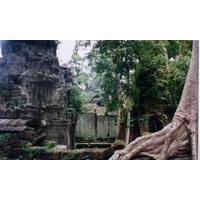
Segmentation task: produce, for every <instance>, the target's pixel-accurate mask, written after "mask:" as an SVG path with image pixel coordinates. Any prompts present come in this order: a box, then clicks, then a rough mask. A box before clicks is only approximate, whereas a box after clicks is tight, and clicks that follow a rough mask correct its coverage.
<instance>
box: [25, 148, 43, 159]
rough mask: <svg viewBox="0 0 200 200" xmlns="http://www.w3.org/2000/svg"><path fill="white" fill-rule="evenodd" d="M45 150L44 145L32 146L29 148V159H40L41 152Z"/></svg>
mask: <svg viewBox="0 0 200 200" xmlns="http://www.w3.org/2000/svg"><path fill="white" fill-rule="evenodd" d="M43 151H44V148H42V147H31V148H29V154H28V156H29V159H30V160H38V159H40V155H41V153H42V152H43Z"/></svg>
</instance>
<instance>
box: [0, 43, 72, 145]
mask: <svg viewBox="0 0 200 200" xmlns="http://www.w3.org/2000/svg"><path fill="white" fill-rule="evenodd" d="M1 48H2V56H3V58H2V59H1V60H0V108H1V109H4V110H5V109H13V110H15V109H21V110H24V112H25V113H27V115H28V110H29V109H32V110H35V111H37V112H39V113H40V114H39V119H40V120H41V121H43V122H44V123H43V124H45V127H44V130H45V133H46V135H47V139H53V140H55V141H56V142H58V143H59V144H65V145H68V148H73V147H74V132H73V131H74V128H73V127H74V126H75V119H74V116H73V115H71V114H70V113H72V110H73V108H70V109H69V90H70V85H71V84H72V82H73V76H72V74H71V72H70V70H69V69H68V68H65V67H61V66H59V62H58V59H57V57H56V49H57V42H56V41H53V40H52V41H51V40H36V41H34V40H11V41H8V40H7V41H2V42H1ZM68 111H69V113H68ZM0 116H1V114H0Z"/></svg>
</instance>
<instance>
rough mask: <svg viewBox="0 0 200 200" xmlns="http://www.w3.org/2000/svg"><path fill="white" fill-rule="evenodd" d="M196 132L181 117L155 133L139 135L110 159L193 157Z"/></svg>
mask: <svg viewBox="0 0 200 200" xmlns="http://www.w3.org/2000/svg"><path fill="white" fill-rule="evenodd" d="M193 137H194V134H192V131H191V130H190V129H189V128H188V126H187V121H186V120H183V119H182V118H180V117H175V118H174V120H173V121H172V122H171V123H170V124H168V125H167V126H166V127H164V128H163V129H162V130H161V131H159V132H156V133H154V134H150V135H145V136H143V137H139V138H137V139H136V140H134V141H133V142H131V143H130V144H129V145H128V146H127V147H126V148H125V149H123V150H121V151H116V152H115V154H114V155H113V156H112V157H111V158H110V160H130V159H133V158H134V157H138V156H139V157H140V156H141V157H142V156H145V157H149V158H151V159H155V160H166V159H168V160H169V159H192V157H195V156H196V155H192V148H191V146H192V145H191V144H192V141H193V140H194V139H193Z"/></svg>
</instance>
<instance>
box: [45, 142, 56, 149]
mask: <svg viewBox="0 0 200 200" xmlns="http://www.w3.org/2000/svg"><path fill="white" fill-rule="evenodd" d="M55 146H56V142H55V141H51V140H45V142H44V148H45V149H46V150H49V149H52V148H54V147H55Z"/></svg>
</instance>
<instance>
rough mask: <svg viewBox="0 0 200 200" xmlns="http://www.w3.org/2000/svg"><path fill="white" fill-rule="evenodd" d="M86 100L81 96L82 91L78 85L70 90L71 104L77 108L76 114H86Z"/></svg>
mask: <svg viewBox="0 0 200 200" xmlns="http://www.w3.org/2000/svg"><path fill="white" fill-rule="evenodd" d="M84 102H85V101H84V99H83V98H82V96H81V89H80V87H78V85H77V84H74V85H73V86H72V87H71V89H70V103H71V105H72V107H73V108H75V111H76V113H84V112H85V110H86V108H85V107H84Z"/></svg>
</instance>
